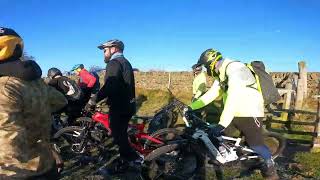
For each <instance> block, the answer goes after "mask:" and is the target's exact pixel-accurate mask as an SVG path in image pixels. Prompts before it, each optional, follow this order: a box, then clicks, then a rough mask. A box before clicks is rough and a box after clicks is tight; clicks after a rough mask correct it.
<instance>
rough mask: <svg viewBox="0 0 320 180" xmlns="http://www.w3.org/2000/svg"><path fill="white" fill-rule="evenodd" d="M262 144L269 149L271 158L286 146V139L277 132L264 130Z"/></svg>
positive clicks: (275, 156)
mask: <svg viewBox="0 0 320 180" xmlns="http://www.w3.org/2000/svg"><path fill="white" fill-rule="evenodd" d="M264 144H265V145H266V146H267V147H268V148H269V150H270V151H271V154H272V159H276V158H277V157H279V155H281V153H282V152H283V150H284V148H285V147H286V140H285V138H284V137H283V136H281V135H280V134H279V133H275V132H266V133H264Z"/></svg>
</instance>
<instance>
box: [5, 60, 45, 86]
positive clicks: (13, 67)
mask: <svg viewBox="0 0 320 180" xmlns="http://www.w3.org/2000/svg"><path fill="white" fill-rule="evenodd" d="M41 75H42V70H41V68H40V66H39V65H38V64H37V63H36V62H35V61H33V60H27V61H20V60H10V61H5V62H2V63H0V76H13V77H16V78H19V79H22V80H25V81H32V80H36V79H39V78H41Z"/></svg>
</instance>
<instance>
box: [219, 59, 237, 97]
mask: <svg viewBox="0 0 320 180" xmlns="http://www.w3.org/2000/svg"><path fill="white" fill-rule="evenodd" d="M234 62H240V61H231V62H229V63H228V64H227V65H226V67H225V68H224V81H220V87H221V89H222V90H223V91H227V89H228V76H227V69H228V66H229V65H230V64H232V63H234ZM218 78H219V77H218Z"/></svg>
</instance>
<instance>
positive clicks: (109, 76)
mask: <svg viewBox="0 0 320 180" xmlns="http://www.w3.org/2000/svg"><path fill="white" fill-rule="evenodd" d="M120 75H121V71H120V64H119V63H118V62H117V61H110V62H109V63H108V66H107V69H106V75H105V83H104V85H103V86H102V88H101V89H100V90H99V92H98V94H97V99H96V102H99V101H101V100H103V99H105V98H107V97H108V95H110V94H113V93H114V92H115V91H117V90H118V88H117V86H118V83H119V82H118V79H119V76H120Z"/></svg>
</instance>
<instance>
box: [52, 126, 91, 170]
mask: <svg viewBox="0 0 320 180" xmlns="http://www.w3.org/2000/svg"><path fill="white" fill-rule="evenodd" d="M83 131H84V128H82V127H78V126H69V127H65V128H63V129H61V130H59V131H58V132H57V133H56V134H55V135H54V142H53V148H54V150H55V151H56V152H58V153H59V154H60V157H61V158H62V160H63V161H64V170H66V171H70V172H71V171H73V169H74V168H79V167H80V166H82V165H85V164H88V163H89V162H91V161H93V158H92V157H91V147H90V143H89V142H88V139H87V137H85V135H84V132H83Z"/></svg>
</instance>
